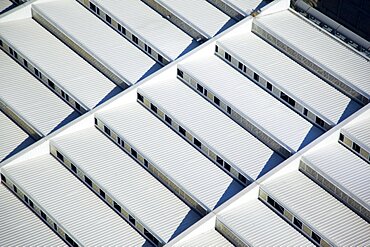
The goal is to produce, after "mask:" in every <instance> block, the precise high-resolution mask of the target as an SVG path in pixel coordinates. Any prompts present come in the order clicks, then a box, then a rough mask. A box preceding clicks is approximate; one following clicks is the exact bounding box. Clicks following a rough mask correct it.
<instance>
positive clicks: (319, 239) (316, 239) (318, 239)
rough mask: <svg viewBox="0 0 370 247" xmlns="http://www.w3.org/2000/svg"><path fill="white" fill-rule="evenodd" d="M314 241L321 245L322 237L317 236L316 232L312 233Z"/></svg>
mask: <svg viewBox="0 0 370 247" xmlns="http://www.w3.org/2000/svg"><path fill="white" fill-rule="evenodd" d="M312 239H313V240H315V241H316V243H319V244H320V241H321V237H320V236H319V235H317V234H316V233H315V232H312Z"/></svg>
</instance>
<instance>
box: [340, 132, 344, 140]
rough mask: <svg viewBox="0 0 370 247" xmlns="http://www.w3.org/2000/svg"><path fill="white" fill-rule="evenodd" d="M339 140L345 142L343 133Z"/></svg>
mask: <svg viewBox="0 0 370 247" xmlns="http://www.w3.org/2000/svg"><path fill="white" fill-rule="evenodd" d="M339 140H340V141H344V135H343V134H342V133H340V134H339Z"/></svg>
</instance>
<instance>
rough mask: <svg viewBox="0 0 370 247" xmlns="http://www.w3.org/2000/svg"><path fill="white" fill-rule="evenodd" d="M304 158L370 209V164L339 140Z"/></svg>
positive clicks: (303, 158) (309, 153)
mask: <svg viewBox="0 0 370 247" xmlns="http://www.w3.org/2000/svg"><path fill="white" fill-rule="evenodd" d="M369 133H370V132H368V134H369ZM302 160H303V161H304V162H306V163H307V164H308V165H310V166H313V167H314V168H315V169H318V171H320V174H321V175H326V176H325V177H329V178H330V180H329V181H330V182H332V183H334V184H336V185H337V186H338V187H340V188H341V189H343V190H345V191H349V192H350V194H351V195H353V196H354V197H353V198H354V199H357V200H360V202H362V204H363V205H364V206H365V207H366V206H367V208H368V209H369V210H370V190H369V187H370V176H369V174H370V166H369V164H368V163H366V162H365V161H364V160H363V159H361V158H359V157H358V156H357V155H355V154H353V153H352V152H351V151H349V150H348V149H347V148H345V147H344V146H343V145H341V144H339V143H338V142H333V143H330V144H328V145H325V146H324V147H322V148H320V149H315V150H314V151H311V152H308V153H307V154H305V155H303V157H302Z"/></svg>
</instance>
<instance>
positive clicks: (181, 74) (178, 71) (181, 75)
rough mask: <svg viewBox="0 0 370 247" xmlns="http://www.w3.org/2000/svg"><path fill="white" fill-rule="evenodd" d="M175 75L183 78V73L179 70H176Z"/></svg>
mask: <svg viewBox="0 0 370 247" xmlns="http://www.w3.org/2000/svg"><path fill="white" fill-rule="evenodd" d="M177 75H178V76H180V77H181V78H184V72H182V71H181V70H179V69H177Z"/></svg>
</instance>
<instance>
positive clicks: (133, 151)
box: [131, 148, 137, 159]
mask: <svg viewBox="0 0 370 247" xmlns="http://www.w3.org/2000/svg"><path fill="white" fill-rule="evenodd" d="M131 154H132V156H134V157H135V158H136V159H137V152H136V150H135V149H133V148H131Z"/></svg>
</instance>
